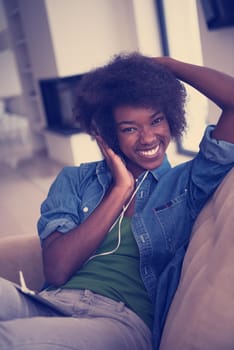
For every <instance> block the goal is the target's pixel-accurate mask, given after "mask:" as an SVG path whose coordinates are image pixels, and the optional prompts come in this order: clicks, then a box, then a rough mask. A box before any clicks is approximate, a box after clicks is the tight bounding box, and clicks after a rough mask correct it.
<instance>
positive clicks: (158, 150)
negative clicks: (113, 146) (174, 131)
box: [114, 106, 171, 176]
mask: <svg viewBox="0 0 234 350" xmlns="http://www.w3.org/2000/svg"><path fill="white" fill-rule="evenodd" d="M114 118H115V122H116V127H117V137H118V142H119V147H120V149H121V151H122V152H123V153H124V154H125V156H126V165H127V168H128V169H129V170H130V171H131V172H132V174H133V175H134V176H139V175H140V174H141V173H142V172H143V171H144V170H146V169H148V170H152V169H155V168H157V167H159V166H160V165H161V164H162V161H163V159H164V155H165V152H166V149H167V146H168V144H169V142H170V140H171V133H170V128H169V124H168V122H167V119H166V117H165V115H164V114H163V113H162V112H160V111H159V110H157V109H152V108H144V107H131V106H122V107H118V108H116V109H115V111H114Z"/></svg>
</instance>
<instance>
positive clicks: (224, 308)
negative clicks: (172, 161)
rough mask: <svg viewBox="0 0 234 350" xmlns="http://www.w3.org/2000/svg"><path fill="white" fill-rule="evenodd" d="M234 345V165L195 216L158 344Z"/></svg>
mask: <svg viewBox="0 0 234 350" xmlns="http://www.w3.org/2000/svg"><path fill="white" fill-rule="evenodd" d="M171 349H173V350H221V349H225V350H229V349H230V350H231V349H232V350H233V349H234V169H232V171H231V172H230V173H229V174H228V175H227V176H226V178H225V179H224V180H223V182H222V184H221V185H220V186H219V188H218V189H217V191H216V192H215V194H214V196H213V197H212V199H211V200H210V201H209V202H208V203H207V204H206V206H205V208H204V209H203V210H202V212H201V213H200V215H199V217H198V219H197V220H196V222H195V225H194V228H193V233H192V240H191V242H190V245H189V248H188V251H187V254H186V256H185V260H184V264H183V269H182V276H181V281H180V284H179V287H178V289H177V292H176V294H175V297H174V299H173V302H172V305H171V307H170V310H169V314H168V317H167V320H166V324H165V328H164V332H163V336H162V340H161V346H160V350H171Z"/></svg>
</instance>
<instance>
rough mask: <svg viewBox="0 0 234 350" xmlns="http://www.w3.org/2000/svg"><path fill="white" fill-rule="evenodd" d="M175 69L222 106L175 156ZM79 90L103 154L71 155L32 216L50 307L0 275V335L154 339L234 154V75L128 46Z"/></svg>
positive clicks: (54, 343) (85, 344)
mask: <svg viewBox="0 0 234 350" xmlns="http://www.w3.org/2000/svg"><path fill="white" fill-rule="evenodd" d="M180 81H184V82H186V83H189V84H191V85H192V86H193V87H195V88H196V89H197V90H198V91H200V92H201V93H203V94H204V95H205V96H207V97H208V98H209V99H211V100H212V101H213V102H215V103H216V104H217V105H218V106H219V107H220V108H221V109H222V114H221V116H220V119H219V121H218V123H217V125H216V126H209V127H207V129H206V131H205V134H204V137H203V139H202V141H201V144H200V151H199V152H198V154H197V155H196V157H195V158H194V159H193V160H191V161H189V162H187V163H184V164H181V165H180V166H177V167H175V168H171V166H170V164H169V162H168V159H167V156H166V150H167V147H168V145H169V143H170V141H171V139H172V138H179V137H181V135H182V133H183V131H184V130H185V127H186V120H185V112H184V103H185V97H186V93H185V89H184V87H183V84H182V83H181V82H180ZM77 95H78V96H77V119H78V120H79V122H80V123H81V126H82V127H83V129H84V130H85V131H86V132H88V133H89V134H90V135H93V137H95V138H96V140H97V143H98V145H99V147H100V149H101V151H102V153H103V157H104V160H103V161H100V162H93V163H86V164H82V165H80V166H79V167H66V168H64V169H63V170H62V171H61V173H60V174H59V175H58V177H57V178H56V180H55V181H54V183H53V185H52V186H51V188H50V191H49V193H48V197H47V198H46V200H45V201H44V202H43V204H42V207H41V217H40V219H39V222H38V231H39V235H40V238H41V242H42V248H43V262H44V272H45V278H46V281H47V288H46V289H44V290H43V291H42V292H41V293H40V295H41V296H42V297H43V298H45V299H46V300H49V301H51V302H52V303H53V304H54V305H55V309H54V310H53V309H51V308H48V307H46V305H43V304H39V303H37V302H34V301H33V300H32V299H30V298H29V297H27V296H24V295H23V294H20V293H19V292H18V291H16V289H15V288H14V287H13V286H12V285H11V284H10V283H9V282H7V281H5V280H2V281H1V286H2V288H1V292H0V296H1V301H2V305H4V306H3V307H1V311H0V319H1V320H2V321H1V322H0V347H1V348H2V349H11V350H12V349H18V348H19V347H20V348H22V349H26V348H27V347H28V348H30V349H37V348H40V349H42V348H43V349H68V348H69V349H82V350H83V349H84V350H86V349H87V350H88V349H95V350H99V349H102V350H103V349H111V350H115V349H119V348H121V349H126V350H128V349H136V350H138V349H139V350H148V349H153V348H154V349H157V348H158V347H159V342H160V336H161V332H162V328H163V325H164V321H165V318H166V315H167V311H168V308H169V306H170V303H171V301H172V298H173V295H174V293H175V290H176V288H177V285H178V281H179V277H180V270H181V265H182V262H183V258H184V254H185V251H186V248H187V245H188V242H189V237H190V233H191V228H192V225H193V223H194V220H195V219H196V217H197V215H198V214H199V212H200V211H201V209H202V207H203V206H204V204H205V203H206V201H207V200H208V198H209V197H210V196H211V195H212V194H213V192H214V191H215V189H216V188H217V186H218V185H219V184H220V182H221V181H222V179H223V178H224V176H225V175H226V174H227V173H228V171H229V170H230V169H231V168H232V167H233V165H234V144H233V143H234V128H233V122H234V99H233V96H234V82H233V78H231V77H229V76H227V75H225V74H223V73H221V72H217V71H215V70H212V69H209V68H206V67H199V66H195V65H192V64H186V63H183V62H179V61H177V60H174V59H172V58H169V57H162V58H150V57H145V56H142V55H140V54H136V53H133V54H126V55H120V56H117V57H115V58H114V59H113V60H112V61H111V62H110V63H109V64H107V65H106V66H104V67H100V68H97V69H95V70H93V71H91V72H89V73H87V74H86V75H85V77H84V78H83V80H82V81H81V83H80V85H79V90H78V92H77ZM198 117H199V116H198ZM84 147H85V145H84ZM79 151H80V150H77V152H79ZM82 151H83V152H85V149H83V150H82ZM58 309H59V310H61V312H63V313H65V314H66V315H67V317H64V316H61V315H60V314H59V312H58V311H57V310H58ZM52 316H53V317H52Z"/></svg>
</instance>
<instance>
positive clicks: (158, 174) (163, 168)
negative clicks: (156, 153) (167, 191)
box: [150, 155, 171, 181]
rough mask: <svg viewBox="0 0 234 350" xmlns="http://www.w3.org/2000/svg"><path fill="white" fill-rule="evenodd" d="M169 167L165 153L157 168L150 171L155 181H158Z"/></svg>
mask: <svg viewBox="0 0 234 350" xmlns="http://www.w3.org/2000/svg"><path fill="white" fill-rule="evenodd" d="M170 169H171V164H170V163H169V161H168V158H167V155H165V157H164V159H163V162H162V164H161V165H160V166H159V167H158V168H155V169H154V170H151V171H150V173H151V174H152V175H153V177H154V178H155V180H156V181H159V179H160V178H161V177H162V176H163V175H164V174H165V173H166V172H167V171H168V170H170Z"/></svg>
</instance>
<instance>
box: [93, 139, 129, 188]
mask: <svg viewBox="0 0 234 350" xmlns="http://www.w3.org/2000/svg"><path fill="white" fill-rule="evenodd" d="M96 141H97V144H98V146H99V148H100V150H101V152H102V154H103V157H104V158H105V160H106V162H107V165H108V167H109V169H110V171H111V173H112V176H113V179H114V185H115V186H117V187H122V188H123V187H125V188H126V189H127V190H128V191H129V195H130V194H131V193H132V191H133V189H134V177H133V175H132V174H131V173H130V171H129V170H128V169H127V167H126V165H125V163H124V161H123V159H122V158H121V157H120V156H119V155H118V154H117V153H115V152H114V151H113V150H112V148H110V147H109V146H108V145H107V144H106V142H105V141H104V140H103V138H102V137H101V136H99V135H97V136H96Z"/></svg>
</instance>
